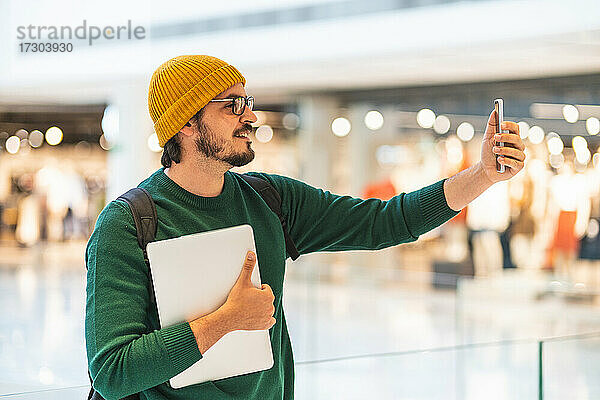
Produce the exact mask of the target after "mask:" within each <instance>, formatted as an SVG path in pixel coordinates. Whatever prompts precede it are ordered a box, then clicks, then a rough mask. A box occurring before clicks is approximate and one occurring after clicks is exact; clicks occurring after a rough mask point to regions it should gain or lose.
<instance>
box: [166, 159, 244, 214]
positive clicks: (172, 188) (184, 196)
mask: <svg viewBox="0 0 600 400" xmlns="http://www.w3.org/2000/svg"><path fill="white" fill-rule="evenodd" d="M156 180H157V182H158V184H159V186H160V187H162V188H164V190H165V191H166V193H165V195H166V196H167V197H169V196H170V195H171V196H175V197H176V198H178V199H179V200H182V201H184V202H186V203H188V204H190V205H192V206H194V207H197V208H205V209H206V208H217V207H220V206H222V205H223V204H224V203H225V202H227V201H229V200H230V199H232V198H233V176H232V175H231V172H229V171H227V172H225V179H224V183H223V190H222V191H221V193H220V194H219V195H217V196H215V197H203V196H198V195H197V194H194V193H192V192H188V191H187V190H185V189H184V188H182V187H181V186H179V185H178V184H177V183H175V181H173V180H172V179H171V178H169V176H168V175H167V174H165V168H164V167H161V168H160V169H159V170H158V171H157V172H156Z"/></svg>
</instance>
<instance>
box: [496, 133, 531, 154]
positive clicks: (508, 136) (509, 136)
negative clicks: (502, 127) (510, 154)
mask: <svg viewBox="0 0 600 400" xmlns="http://www.w3.org/2000/svg"><path fill="white" fill-rule="evenodd" d="M494 140H495V141H496V143H500V142H503V143H504V145H506V143H510V144H512V145H513V146H514V147H515V148H517V149H519V150H521V151H523V150H525V144H524V143H523V140H522V139H521V136H519V135H518V134H515V133H500V134H497V135H494Z"/></svg>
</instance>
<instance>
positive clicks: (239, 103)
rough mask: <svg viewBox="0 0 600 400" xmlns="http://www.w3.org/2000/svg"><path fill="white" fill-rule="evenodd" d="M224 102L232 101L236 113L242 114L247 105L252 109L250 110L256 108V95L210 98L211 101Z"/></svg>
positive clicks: (232, 107) (232, 108)
mask: <svg viewBox="0 0 600 400" xmlns="http://www.w3.org/2000/svg"><path fill="white" fill-rule="evenodd" d="M213 101H215V102H217V101H218V102H222V101H230V102H231V104H230V106H231V111H232V112H233V113H234V114H235V115H242V114H243V113H244V111H245V110H246V107H248V108H249V109H250V111H252V109H253V108H254V97H252V96H248V97H243V96H238V97H232V98H229V99H213V100H210V102H213Z"/></svg>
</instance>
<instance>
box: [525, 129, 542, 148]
mask: <svg viewBox="0 0 600 400" xmlns="http://www.w3.org/2000/svg"><path fill="white" fill-rule="evenodd" d="M527 137H528V138H529V141H530V142H531V143H533V144H540V143H542V141H543V140H544V130H543V129H542V128H541V127H539V126H537V125H534V126H532V127H531V128H529V135H528V136H527Z"/></svg>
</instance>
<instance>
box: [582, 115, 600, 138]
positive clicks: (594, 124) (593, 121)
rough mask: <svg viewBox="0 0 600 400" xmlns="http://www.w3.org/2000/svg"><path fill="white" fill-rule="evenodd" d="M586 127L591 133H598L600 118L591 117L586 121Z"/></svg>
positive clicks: (599, 130)
mask: <svg viewBox="0 0 600 400" xmlns="http://www.w3.org/2000/svg"><path fill="white" fill-rule="evenodd" d="M585 129H587V132H588V133H589V134H590V135H592V136H594V135H597V134H598V133H599V132H600V120H598V118H596V117H589V118H588V119H587V120H586V121H585Z"/></svg>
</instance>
